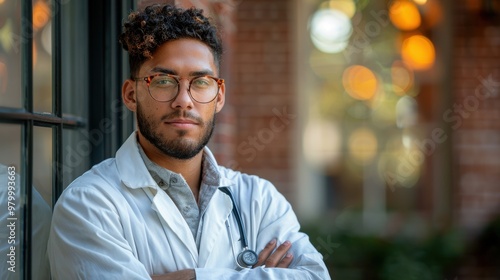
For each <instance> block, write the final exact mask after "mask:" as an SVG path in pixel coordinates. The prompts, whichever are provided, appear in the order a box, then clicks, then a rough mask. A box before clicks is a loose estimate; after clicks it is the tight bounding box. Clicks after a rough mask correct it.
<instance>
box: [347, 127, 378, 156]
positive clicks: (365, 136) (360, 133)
mask: <svg viewBox="0 0 500 280" xmlns="http://www.w3.org/2000/svg"><path fill="white" fill-rule="evenodd" d="M348 147H349V154H350V155H351V157H352V158H353V159H354V160H355V161H356V162H357V163H360V164H362V165H364V164H368V163H370V162H371V161H372V160H373V158H374V157H375V155H376V154H377V149H378V141H377V137H375V134H374V133H373V131H372V130H371V129H368V128H365V127H362V128H358V129H356V130H355V131H354V132H353V133H352V134H351V136H350V137H349V142H348Z"/></svg>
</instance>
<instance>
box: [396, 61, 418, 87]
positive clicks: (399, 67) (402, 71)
mask: <svg viewBox="0 0 500 280" xmlns="http://www.w3.org/2000/svg"><path fill="white" fill-rule="evenodd" d="M391 78H392V89H393V91H394V92H395V93H396V94H398V95H405V94H406V93H407V92H408V91H409V90H410V89H411V88H412V87H413V83H414V74H413V71H412V70H411V69H408V67H407V66H406V65H405V64H404V62H402V61H400V60H397V61H395V62H394V63H392V67H391Z"/></svg>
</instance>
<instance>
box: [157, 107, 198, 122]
mask: <svg viewBox="0 0 500 280" xmlns="http://www.w3.org/2000/svg"><path fill="white" fill-rule="evenodd" d="M178 118H183V119H188V120H192V121H195V122H197V123H199V124H204V122H203V119H202V118H201V117H199V116H197V115H195V114H193V113H191V112H188V111H183V110H177V111H173V112H172V113H169V114H167V115H165V116H163V117H162V118H161V120H162V121H168V120H171V119H178Z"/></svg>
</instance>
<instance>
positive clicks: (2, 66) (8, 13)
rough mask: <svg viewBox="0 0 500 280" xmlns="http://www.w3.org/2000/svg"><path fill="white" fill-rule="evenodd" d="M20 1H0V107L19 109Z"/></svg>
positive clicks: (20, 98) (20, 97) (20, 96)
mask: <svg viewBox="0 0 500 280" xmlns="http://www.w3.org/2000/svg"><path fill="white" fill-rule="evenodd" d="M22 38H23V35H22V34H21V1H0V106H7V107H21V106H22V103H21V100H22V94H21V42H22Z"/></svg>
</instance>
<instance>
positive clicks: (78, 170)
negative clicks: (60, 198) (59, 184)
mask: <svg viewBox="0 0 500 280" xmlns="http://www.w3.org/2000/svg"><path fill="white" fill-rule="evenodd" d="M83 131H84V130H83V129H80V130H68V129H65V130H64V132H63V143H64V145H63V187H64V188H66V187H67V186H68V185H69V184H70V183H71V182H72V181H73V180H74V179H76V178H77V177H78V176H80V175H82V174H83V173H84V172H85V171H87V170H88V169H89V168H90V166H89V165H90V152H91V149H92V146H91V145H92V144H91V142H90V141H89V137H88V136H87V135H85V134H84V132H83ZM92 139H94V138H92ZM92 141H93V140H92Z"/></svg>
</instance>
